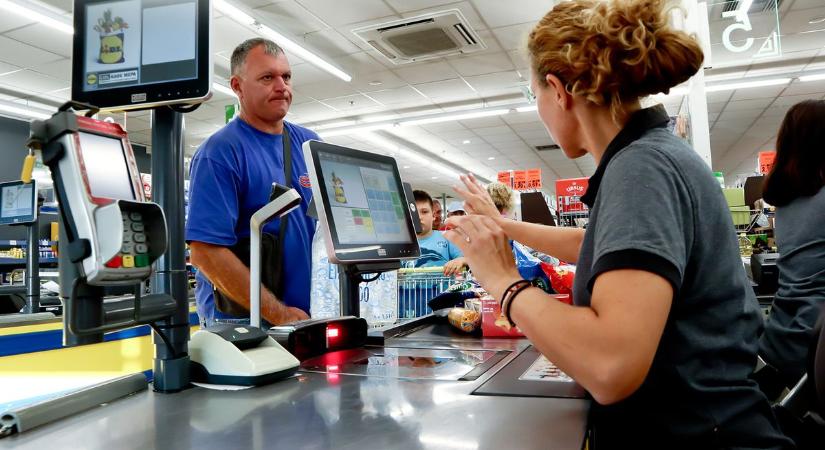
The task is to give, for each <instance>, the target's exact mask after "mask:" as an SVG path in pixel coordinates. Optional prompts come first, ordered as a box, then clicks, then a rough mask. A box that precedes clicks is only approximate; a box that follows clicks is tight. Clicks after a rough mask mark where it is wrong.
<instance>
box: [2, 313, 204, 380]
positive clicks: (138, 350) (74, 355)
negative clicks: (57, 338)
mask: <svg viewBox="0 0 825 450" xmlns="http://www.w3.org/2000/svg"><path fill="white" fill-rule="evenodd" d="M199 328H200V327H197V326H193V327H192V328H191V331H190V332H192V333H193V332H195V331H196V330H198V329H199ZM154 354H155V346H154V345H153V344H152V336H151V335H147V336H139V337H134V338H129V339H121V340H117V341H111V342H101V343H99V344H91V345H81V346H78V347H67V348H61V349H56V350H48V351H43V352H35V353H25V354H22V355H12V356H5V357H2V358H0V378H2V376H4V375H9V376H20V375H30V376H37V375H38V374H48V375H49V376H76V375H89V374H92V375H97V374H100V375H104V374H105V375H119V374H129V373H135V372H143V371H145V370H150V369H152V366H153V358H154Z"/></svg>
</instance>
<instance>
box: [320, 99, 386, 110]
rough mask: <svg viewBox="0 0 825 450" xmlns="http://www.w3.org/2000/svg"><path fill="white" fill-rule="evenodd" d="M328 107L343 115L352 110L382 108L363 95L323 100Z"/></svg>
mask: <svg viewBox="0 0 825 450" xmlns="http://www.w3.org/2000/svg"><path fill="white" fill-rule="evenodd" d="M323 102H324V103H326V104H327V105H329V106H331V107H333V108H335V109H337V110H338V111H340V112H342V113H347V112H349V111H350V110H355V109H363V108H370V107H374V106H381V105H380V104H378V103H376V101H375V100H374V99H372V98H370V97H367V96H365V95H363V94H355V95H347V96H343V97H336V98H327V99H324V100H323Z"/></svg>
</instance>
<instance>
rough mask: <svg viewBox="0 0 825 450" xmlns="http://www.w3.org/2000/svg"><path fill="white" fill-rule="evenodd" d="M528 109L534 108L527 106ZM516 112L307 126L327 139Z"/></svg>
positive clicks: (486, 111)
mask: <svg viewBox="0 0 825 450" xmlns="http://www.w3.org/2000/svg"><path fill="white" fill-rule="evenodd" d="M528 108H534V106H528ZM516 111H518V108H517V107H516V105H513V106H509V107H508V106H505V107H503V108H499V109H482V110H474V111H470V112H463V113H435V114H415V115H414V116H412V117H409V116H408V117H406V118H404V117H400V118H396V117H393V118H390V119H389V120H387V119H385V120H384V121H376V120H374V119H370V118H367V119H366V120H363V121H361V122H360V123H361V124H362V125H357V126H352V127H340V128H339V127H338V126H335V127H333V124H326V125H320V126H318V127H316V126H313V125H312V124H309V126H310V128H313V129H316V130H327V131H322V132H321V133H318V134H319V135H320V136H321V137H323V138H327V137H333V136H342V135H347V134H354V133H360V132H365V131H376V130H391V129H393V128H395V127H398V126H404V125H425V124H430V123H441V122H453V121H456V120H469V119H477V118H480V117H490V116H500V115H503V114H507V113H511V112H516ZM339 123H340V122H339ZM367 123H369V125H366V124H367ZM335 125H337V124H335Z"/></svg>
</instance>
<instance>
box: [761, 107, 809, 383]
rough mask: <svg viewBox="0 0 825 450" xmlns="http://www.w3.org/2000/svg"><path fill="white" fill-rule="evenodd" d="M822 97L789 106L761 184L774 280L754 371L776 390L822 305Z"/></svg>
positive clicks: (793, 376) (792, 371)
mask: <svg viewBox="0 0 825 450" xmlns="http://www.w3.org/2000/svg"><path fill="white" fill-rule="evenodd" d="M823 124H825V101H823V100H807V101H804V102H802V103H798V104H796V105H794V106H793V107H791V109H790V110H788V113H787V114H786V115H785V120H784V121H783V122H782V126H781V128H780V129H779V135H778V136H777V139H776V159H775V160H774V166H773V169H772V170H771V172H770V173H769V174H768V177H767V179H766V181H765V184H764V190H763V196H764V199H765V201H766V202H768V203H769V204H771V205H774V206H776V221H775V230H774V237H775V239H776V245H777V247H778V248H779V259H778V260H777V262H776V265H777V268H778V269H779V287H778V289H777V291H776V296H775V297H774V299H773V305H772V307H771V314H770V316H769V317H768V320H767V322H766V324H765V331H764V332H763V333H762V336H761V337H760V339H759V355H760V356H761V357H762V359H763V360H764V361H765V363H766V364H767V366H766V368H764V369H762V370H760V371H759V372H757V374H756V379H757V380H758V381H759V384H760V386H761V387H762V389H763V391H765V393H766V394H767V395H768V397H769V398H776V396H777V395H778V394H779V393H781V391H782V389H783V388H785V387H789V388H790V387H793V386H794V385H795V384H796V383H797V382H798V381H799V380H800V378H801V377H802V375H803V374H804V373H805V369H806V363H807V356H808V349H809V347H810V346H811V344H812V339H813V334H814V326H815V324H816V321H817V318H818V317H819V315H820V311H822V308H823V305H825V226H823V218H825V189H823V186H825V126H823Z"/></svg>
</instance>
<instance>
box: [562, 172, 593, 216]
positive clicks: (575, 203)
mask: <svg viewBox="0 0 825 450" xmlns="http://www.w3.org/2000/svg"><path fill="white" fill-rule="evenodd" d="M589 180H590V179H589V178H567V179H563V180H556V199H557V201H556V207H557V208H558V211H559V212H560V213H569V212H582V211H587V205H585V204H584V203H582V201H581V196H582V195H584V193H585V192H587V183H588V181H589Z"/></svg>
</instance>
